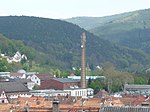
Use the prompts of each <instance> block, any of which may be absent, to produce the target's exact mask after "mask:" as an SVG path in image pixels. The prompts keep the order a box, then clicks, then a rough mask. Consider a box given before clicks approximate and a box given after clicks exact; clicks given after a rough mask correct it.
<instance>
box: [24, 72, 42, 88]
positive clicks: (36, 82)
mask: <svg viewBox="0 0 150 112" xmlns="http://www.w3.org/2000/svg"><path fill="white" fill-rule="evenodd" d="M27 79H30V80H31V81H32V82H34V83H35V84H37V85H39V86H40V85H41V80H40V78H38V77H37V75H36V74H33V75H30V76H28V77H27Z"/></svg>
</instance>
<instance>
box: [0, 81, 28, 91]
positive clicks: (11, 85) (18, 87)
mask: <svg viewBox="0 0 150 112" xmlns="http://www.w3.org/2000/svg"><path fill="white" fill-rule="evenodd" d="M2 91H5V92H6V93H13V92H28V91H29V89H28V88H27V87H26V86H24V85H23V84H22V83H19V82H0V92H2Z"/></svg>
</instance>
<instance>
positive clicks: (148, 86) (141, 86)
mask: <svg viewBox="0 0 150 112" xmlns="http://www.w3.org/2000/svg"><path fill="white" fill-rule="evenodd" d="M124 87H125V88H150V85H134V84H131V85H129V84H125V86H124Z"/></svg>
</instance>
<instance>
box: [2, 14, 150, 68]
mask: <svg viewBox="0 0 150 112" xmlns="http://www.w3.org/2000/svg"><path fill="white" fill-rule="evenodd" d="M82 32H86V36H87V39H86V58H87V63H88V64H89V66H90V68H94V67H95V66H97V65H102V64H103V63H105V62H108V61H109V62H111V63H113V64H114V65H116V66H117V67H118V68H122V69H129V68H132V67H131V66H132V65H135V64H138V65H141V66H142V67H145V66H148V65H149V57H148V56H147V55H146V54H145V53H144V52H142V51H140V50H133V49H130V48H126V47H121V46H118V45H116V44H112V43H111V42H109V41H107V40H103V39H101V38H99V37H98V36H95V35H93V34H92V33H89V32H87V31H85V30H84V29H82V28H80V27H79V26H77V25H74V24H71V23H68V22H65V21H62V20H54V19H46V18H39V17H27V16H19V17H18V16H7V17H5V16H4V17H0V33H1V34H3V35H4V36H5V37H7V38H9V39H11V40H12V39H13V40H19V41H21V42H22V43H24V44H25V45H26V46H29V47H31V48H33V49H35V51H37V54H36V56H35V57H34V58H33V60H34V61H36V62H37V63H40V65H48V66H53V67H58V68H61V69H71V68H72V67H73V66H75V67H77V66H78V67H79V66H80V57H81V56H80V54H81V53H80V52H81V50H80V41H81V33H82ZM6 42H7V41H6ZM13 42H14V41H13ZM1 47H2V46H1ZM6 47H7V46H6ZM0 49H2V48H0ZM8 49H10V48H8ZM1 51H3V50H1ZM4 51H5V50H4ZM4 51H3V52H4Z"/></svg>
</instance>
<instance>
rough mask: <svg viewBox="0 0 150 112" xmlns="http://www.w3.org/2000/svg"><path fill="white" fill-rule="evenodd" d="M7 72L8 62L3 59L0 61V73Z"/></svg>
mask: <svg viewBox="0 0 150 112" xmlns="http://www.w3.org/2000/svg"><path fill="white" fill-rule="evenodd" d="M7 70H8V62H7V61H6V60H5V59H0V72H5V71H7Z"/></svg>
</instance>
